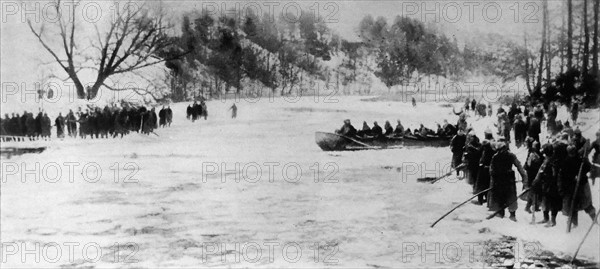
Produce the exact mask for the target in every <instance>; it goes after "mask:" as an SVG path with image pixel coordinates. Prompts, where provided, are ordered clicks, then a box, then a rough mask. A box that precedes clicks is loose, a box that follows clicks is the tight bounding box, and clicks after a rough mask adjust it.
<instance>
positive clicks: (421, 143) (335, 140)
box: [315, 132, 452, 151]
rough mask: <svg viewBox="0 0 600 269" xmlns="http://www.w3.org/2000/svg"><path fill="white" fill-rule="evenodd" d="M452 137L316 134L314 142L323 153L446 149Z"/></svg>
mask: <svg viewBox="0 0 600 269" xmlns="http://www.w3.org/2000/svg"><path fill="white" fill-rule="evenodd" d="M451 139H452V137H441V136H426V137H424V136H414V135H405V136H403V137H386V136H383V137H379V138H374V137H368V138H358V137H347V136H343V135H339V134H334V133H326V132H316V133H315V141H316V142H317V145H318V146H319V147H320V148H321V149H322V150H324V151H352V150H367V149H391V148H406V147H447V146H450V140H451Z"/></svg>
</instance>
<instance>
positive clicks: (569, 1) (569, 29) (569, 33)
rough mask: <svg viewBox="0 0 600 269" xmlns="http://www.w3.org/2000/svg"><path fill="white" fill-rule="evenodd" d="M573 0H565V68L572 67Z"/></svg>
mask: <svg viewBox="0 0 600 269" xmlns="http://www.w3.org/2000/svg"><path fill="white" fill-rule="evenodd" d="M572 40H573V0H567V40H566V42H567V70H569V69H571V68H572V67H573V42H572Z"/></svg>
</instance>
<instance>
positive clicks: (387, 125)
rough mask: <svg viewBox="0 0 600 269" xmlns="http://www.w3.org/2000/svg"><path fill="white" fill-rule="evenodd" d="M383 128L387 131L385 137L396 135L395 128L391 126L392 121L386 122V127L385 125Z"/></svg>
mask: <svg viewBox="0 0 600 269" xmlns="http://www.w3.org/2000/svg"><path fill="white" fill-rule="evenodd" d="M383 128H384V129H385V133H384V134H383V135H385V136H388V137H389V136H392V135H393V134H394V128H393V127H392V124H390V121H387V120H386V121H385V125H383Z"/></svg>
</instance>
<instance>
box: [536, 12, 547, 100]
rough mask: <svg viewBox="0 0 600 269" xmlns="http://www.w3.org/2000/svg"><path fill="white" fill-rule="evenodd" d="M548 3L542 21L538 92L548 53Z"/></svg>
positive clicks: (540, 87)
mask: <svg viewBox="0 0 600 269" xmlns="http://www.w3.org/2000/svg"><path fill="white" fill-rule="evenodd" d="M547 3H548V2H547V1H544V3H543V19H542V45H541V46H540V64H539V65H538V72H537V83H536V90H541V89H542V71H543V69H544V54H545V52H546V27H547V26H548V24H547V18H548V6H547Z"/></svg>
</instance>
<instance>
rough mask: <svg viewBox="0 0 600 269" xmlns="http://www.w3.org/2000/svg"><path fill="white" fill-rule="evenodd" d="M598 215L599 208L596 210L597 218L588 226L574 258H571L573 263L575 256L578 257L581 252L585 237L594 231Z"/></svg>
mask: <svg viewBox="0 0 600 269" xmlns="http://www.w3.org/2000/svg"><path fill="white" fill-rule="evenodd" d="M598 215H600V209H599V210H598V212H596V218H595V219H594V221H593V222H592V225H590V228H588V230H587V232H586V233H585V235H584V236H583V239H581V242H580V243H579V246H577V250H575V254H573V258H571V263H573V262H574V261H575V257H577V254H579V250H580V249H581V246H582V245H583V242H585V239H586V238H587V237H588V235H589V234H590V232H591V231H592V228H594V224H598Z"/></svg>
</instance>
